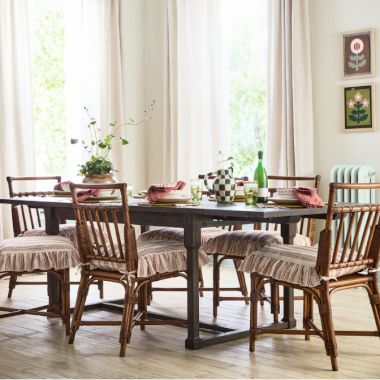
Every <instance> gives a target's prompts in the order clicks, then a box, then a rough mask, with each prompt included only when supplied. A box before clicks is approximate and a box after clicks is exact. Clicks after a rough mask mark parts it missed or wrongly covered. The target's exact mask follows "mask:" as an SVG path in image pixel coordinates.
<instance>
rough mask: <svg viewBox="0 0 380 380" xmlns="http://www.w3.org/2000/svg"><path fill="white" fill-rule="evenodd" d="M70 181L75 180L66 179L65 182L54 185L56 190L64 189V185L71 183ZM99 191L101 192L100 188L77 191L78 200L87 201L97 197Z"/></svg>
mask: <svg viewBox="0 0 380 380" xmlns="http://www.w3.org/2000/svg"><path fill="white" fill-rule="evenodd" d="M70 183H73V182H71V181H64V182H60V183H57V184H56V185H55V186H54V190H55V191H64V190H63V187H62V185H70ZM99 192H100V190H98V189H88V190H81V191H77V197H78V201H79V202H81V201H85V200H87V199H89V198H91V197H96V196H97V195H99Z"/></svg>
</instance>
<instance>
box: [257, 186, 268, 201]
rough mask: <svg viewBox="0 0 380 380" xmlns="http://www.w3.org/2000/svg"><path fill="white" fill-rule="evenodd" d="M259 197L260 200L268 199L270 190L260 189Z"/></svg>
mask: <svg viewBox="0 0 380 380" xmlns="http://www.w3.org/2000/svg"><path fill="white" fill-rule="evenodd" d="M257 196H258V197H259V198H266V197H267V196H268V188H267V187H261V188H259V192H258V193H257Z"/></svg>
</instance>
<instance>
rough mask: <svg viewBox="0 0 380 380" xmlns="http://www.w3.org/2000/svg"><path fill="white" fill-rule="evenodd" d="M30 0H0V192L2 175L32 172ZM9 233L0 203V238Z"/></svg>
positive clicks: (4, 189)
mask: <svg viewBox="0 0 380 380" xmlns="http://www.w3.org/2000/svg"><path fill="white" fill-rule="evenodd" d="M29 6H30V1H29V0H18V1H14V0H1V1H0V57H1V59H0V141H1V149H0V152H1V153H0V196H2V197H7V196H9V193H8V186H7V183H6V179H5V178H6V176H31V175H35V162H34V144H33V141H34V138H33V124H32V81H31V77H32V74H31V68H32V65H31V51H30V46H31V41H30V38H31V30H30V21H31V20H30V10H29ZM11 236H13V230H12V218H11V211H10V206H5V205H4V206H1V217H0V238H7V237H11Z"/></svg>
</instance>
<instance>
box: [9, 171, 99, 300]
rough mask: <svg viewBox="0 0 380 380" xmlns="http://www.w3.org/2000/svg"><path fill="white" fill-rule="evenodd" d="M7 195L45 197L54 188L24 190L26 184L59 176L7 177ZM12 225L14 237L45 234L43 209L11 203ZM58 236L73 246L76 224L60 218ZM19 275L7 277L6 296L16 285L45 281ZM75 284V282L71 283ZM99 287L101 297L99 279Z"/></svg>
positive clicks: (44, 181)
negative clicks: (65, 238)
mask: <svg viewBox="0 0 380 380" xmlns="http://www.w3.org/2000/svg"><path fill="white" fill-rule="evenodd" d="M7 182H8V190H9V196H10V197H11V198H14V197H33V196H39V197H45V196H51V195H54V193H55V192H54V190H35V191H25V188H27V186H36V187H38V184H41V183H44V184H46V183H49V182H55V183H60V182H61V177H60V176H42V177H33V176H28V177H7ZM15 182H16V183H17V184H19V185H20V186H21V187H22V189H23V190H24V191H19V190H17V191H16V190H15V188H14V183H15ZM11 213H12V225H13V234H14V237H17V236H23V237H31V236H47V233H46V231H45V223H44V210H43V209H41V208H37V207H31V206H27V205H22V204H19V205H12V206H11ZM58 235H59V236H64V237H67V238H68V239H70V240H71V241H72V242H73V243H74V245H75V246H77V237H76V226H75V224H66V220H65V219H61V220H60V225H59V233H58ZM19 277H21V275H17V273H16V272H14V273H12V274H11V275H10V278H9V290H8V298H12V293H13V290H14V288H15V287H16V285H45V284H46V283H45V282H33V281H18V278H19ZM72 284H77V283H74V282H73V283H72ZM97 285H98V289H99V296H100V298H103V283H102V282H101V281H100V282H98V283H97Z"/></svg>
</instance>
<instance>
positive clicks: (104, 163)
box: [70, 100, 155, 183]
mask: <svg viewBox="0 0 380 380" xmlns="http://www.w3.org/2000/svg"><path fill="white" fill-rule="evenodd" d="M154 103H155V101H154V100H153V101H152V103H151V104H150V105H149V108H148V110H146V111H144V113H145V117H144V118H143V119H142V120H138V121H136V120H133V119H129V121H128V122H127V123H124V124H117V123H116V121H114V122H112V123H109V130H108V132H107V133H106V135H105V136H102V133H101V130H100V128H99V127H98V125H97V122H96V120H95V118H93V117H92V116H91V115H90V114H89V110H88V108H86V107H84V109H85V111H86V113H87V115H88V118H89V123H88V125H87V128H88V130H89V136H90V137H89V140H88V141H86V140H81V141H79V140H78V139H71V140H70V142H71V144H79V143H80V144H81V145H82V147H83V149H85V151H86V152H87V153H88V154H89V158H88V160H87V161H86V162H85V163H84V164H82V165H80V169H79V174H80V175H82V176H84V178H83V183H116V182H117V180H116V179H115V178H114V172H116V171H117V170H116V169H115V167H114V165H113V164H112V162H111V161H110V160H109V158H108V157H109V154H110V152H111V150H112V147H113V144H114V143H115V139H116V141H117V142H118V143H119V144H121V145H123V146H124V145H128V140H126V139H125V138H123V137H121V136H119V138H117V137H116V136H117V134H118V132H119V130H120V129H121V128H122V127H125V126H130V125H138V124H141V123H143V122H144V121H146V120H148V119H150V118H151V115H150V114H151V112H152V111H153V108H154Z"/></svg>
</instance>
